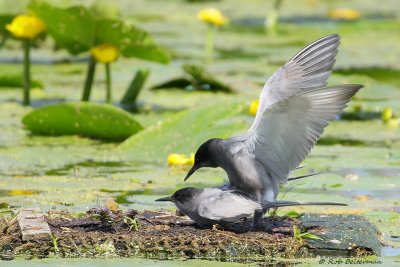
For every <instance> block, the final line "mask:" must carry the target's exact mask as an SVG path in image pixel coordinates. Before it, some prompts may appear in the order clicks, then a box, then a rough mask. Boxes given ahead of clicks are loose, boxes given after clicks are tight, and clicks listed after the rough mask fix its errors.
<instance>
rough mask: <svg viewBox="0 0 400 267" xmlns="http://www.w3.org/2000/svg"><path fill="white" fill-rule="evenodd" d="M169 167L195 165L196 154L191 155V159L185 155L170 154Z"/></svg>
mask: <svg viewBox="0 0 400 267" xmlns="http://www.w3.org/2000/svg"><path fill="white" fill-rule="evenodd" d="M167 162H168V165H170V166H174V165H180V166H182V165H193V163H194V154H191V155H190V157H186V155H184V154H175V153H174V154H169V155H168V158H167Z"/></svg>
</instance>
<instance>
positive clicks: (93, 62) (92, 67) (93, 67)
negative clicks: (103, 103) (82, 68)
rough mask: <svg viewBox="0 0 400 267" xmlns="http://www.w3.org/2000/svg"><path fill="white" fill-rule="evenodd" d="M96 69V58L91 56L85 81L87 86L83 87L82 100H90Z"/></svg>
mask: <svg viewBox="0 0 400 267" xmlns="http://www.w3.org/2000/svg"><path fill="white" fill-rule="evenodd" d="M95 70H96V60H95V59H94V58H93V57H90V59H89V67H88V72H87V76H86V81H85V87H84V88H83V95H82V101H89V99H90V92H91V90H92V84H93V79H94V71H95Z"/></svg>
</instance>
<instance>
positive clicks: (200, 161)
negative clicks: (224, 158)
mask: <svg viewBox="0 0 400 267" xmlns="http://www.w3.org/2000/svg"><path fill="white" fill-rule="evenodd" d="M216 140H217V139H216V138H214V139H210V140H208V141H207V142H205V143H203V144H202V145H201V146H200V147H199V149H197V152H196V154H195V155H194V164H193V167H192V168H191V169H190V171H189V172H188V174H187V175H186V177H185V181H186V180H187V179H188V178H189V177H190V176H191V175H192V174H193V173H194V172H195V171H196V170H198V169H200V168H202V167H213V168H215V167H218V164H217V163H216V161H215V155H214V151H216V150H215V148H214V147H213V146H215V145H216V144H215V141H216Z"/></svg>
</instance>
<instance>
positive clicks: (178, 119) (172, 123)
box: [118, 101, 245, 162]
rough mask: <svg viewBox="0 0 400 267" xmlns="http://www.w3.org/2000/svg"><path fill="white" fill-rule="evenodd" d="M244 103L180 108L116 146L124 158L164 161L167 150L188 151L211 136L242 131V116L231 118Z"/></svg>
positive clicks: (190, 151) (175, 151)
mask: <svg viewBox="0 0 400 267" xmlns="http://www.w3.org/2000/svg"><path fill="white" fill-rule="evenodd" d="M244 107H245V106H244V104H243V103H239V102H229V101H224V102H221V101H218V102H216V103H215V102H214V103H213V104H209V105H205V106H200V107H196V108H194V109H190V110H185V111H182V112H179V113H177V114H175V115H173V116H171V117H170V118H168V119H166V120H165V121H163V122H162V123H160V124H156V125H154V126H151V127H149V128H146V130H144V131H142V132H140V133H139V134H137V135H134V136H132V137H131V138H129V139H128V140H126V141H125V142H124V143H122V144H121V145H120V146H119V149H118V155H119V156H122V157H124V159H130V160H145V161H158V162H162V161H165V160H166V158H167V156H168V154H170V153H185V154H190V153H194V152H196V149H197V148H198V147H199V145H201V144H202V143H203V142H205V141H207V140H208V139H210V138H216V137H220V138H226V137H229V136H231V135H232V134H234V133H236V132H238V131H242V130H243V128H244V126H245V123H244V122H243V120H237V119H230V118H231V117H232V116H234V115H238V114H240V113H241V112H242V111H243V109H244Z"/></svg>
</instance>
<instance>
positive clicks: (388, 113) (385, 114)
mask: <svg viewBox="0 0 400 267" xmlns="http://www.w3.org/2000/svg"><path fill="white" fill-rule="evenodd" d="M381 116H382V121H383V122H384V123H387V122H388V121H389V120H390V119H391V118H392V117H393V110H392V109H391V108H388V107H386V108H384V109H383V111H382V115H381Z"/></svg>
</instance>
